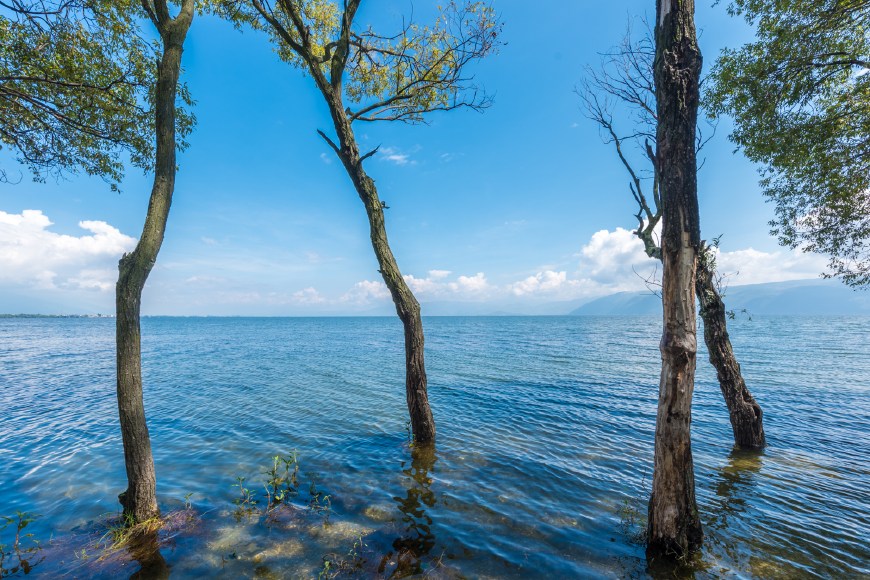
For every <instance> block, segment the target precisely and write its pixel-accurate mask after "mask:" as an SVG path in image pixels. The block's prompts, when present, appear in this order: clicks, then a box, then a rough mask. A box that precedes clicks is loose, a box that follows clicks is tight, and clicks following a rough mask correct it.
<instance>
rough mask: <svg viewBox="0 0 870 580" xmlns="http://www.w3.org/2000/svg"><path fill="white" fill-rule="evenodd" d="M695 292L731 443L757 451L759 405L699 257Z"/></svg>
mask: <svg viewBox="0 0 870 580" xmlns="http://www.w3.org/2000/svg"><path fill="white" fill-rule="evenodd" d="M695 291H696V293H697V294H698V302H699V303H700V305H701V318H702V319H703V320H704V341H705V342H706V343H707V352H708V353H709V354H710V363H711V364H712V365H713V366H714V367H715V368H716V375H717V376H718V378H719V388H720V389H721V390H722V396H723V397H724V398H725V404H726V405H727V406H728V415H729V417H730V419H731V430H732V431H733V432H734V443H735V445H737V446H738V447H740V448H741V449H761V448H762V447H764V444H765V439H764V424H763V422H762V412H761V406H760V405H759V404H758V403H756V402H755V398H753V396H752V393H750V392H749V389H748V388H747V387H746V382H745V381H744V380H743V375H742V374H741V372H740V364H738V362H737V358H736V357H735V356H734V350H733V349H732V348H731V339H730V338H729V337H728V326H727V323H726V314H725V303H724V302H723V301H722V296H721V295H720V294H719V291H718V290H717V289H716V284H715V281H714V279H713V272H712V271H711V270H710V268H709V267H708V265H707V262H706V260H704V259H703V258H702V259H700V260H698V272H697V275H696V277H695Z"/></svg>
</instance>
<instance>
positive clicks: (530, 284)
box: [508, 270, 580, 296]
mask: <svg viewBox="0 0 870 580" xmlns="http://www.w3.org/2000/svg"><path fill="white" fill-rule="evenodd" d="M579 284H580V282H579V281H578V280H568V274H567V272H564V271H562V272H555V271H553V270H544V271H543V272H538V273H536V274H535V275H534V276H529V277H528V278H526V279H525V280H520V281H519V282H514V283H513V284H509V285H508V289H509V290H510V292H511V293H512V294H514V295H515V296H524V295H528V294H536V293H540V292H554V291H558V290H564V289H566V288H572V287H576V286H578V285H579Z"/></svg>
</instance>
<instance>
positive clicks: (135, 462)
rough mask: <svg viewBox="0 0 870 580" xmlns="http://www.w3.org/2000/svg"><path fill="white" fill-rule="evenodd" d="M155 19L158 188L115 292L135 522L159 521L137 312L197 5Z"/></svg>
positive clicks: (162, 3) (157, 237) (128, 511)
mask: <svg viewBox="0 0 870 580" xmlns="http://www.w3.org/2000/svg"><path fill="white" fill-rule="evenodd" d="M146 8H147V5H146ZM151 17H152V20H153V21H154V23H155V24H156V25H157V28H158V30H159V32H160V36H161V38H162V40H163V55H162V57H161V59H160V62H159V63H158V66H157V89H156V111H155V112H156V119H155V130H156V133H157V150H156V164H155V172H154V185H153V187H152V189H151V199H150V201H149V203H148V213H147V215H146V218H145V226H144V228H143V230H142V236H141V237H140V238H139V243H138V244H136V248H135V249H134V250H133V251H132V252H131V253H129V254H125V255H124V257H123V258H121V261H120V262H119V264H118V270H119V275H118V283H117V286H116V288H115V290H116V292H115V307H116V313H117V318H116V322H115V333H116V340H117V345H116V348H117V351H116V352H117V392H118V416H119V419H120V423H121V438H122V440H123V443H124V464H125V466H126V468H127V489H126V491H124V492H123V493H121V494H120V495H119V496H118V499H119V500H120V501H121V505H122V506H123V509H124V515H126V516H129V517H132V518H133V520H134V521H135V522H141V521H143V520H146V519H149V518H151V517H154V516H157V515H159V510H158V507H157V490H156V488H157V476H156V473H155V471H154V458H153V456H152V454H151V439H150V437H149V435H148V425H147V423H146V420H145V406H144V403H143V399H142V358H141V345H140V340H141V334H140V328H139V312H140V306H141V301H142V289H143V288H144V287H145V282H146V280H147V279H148V274H149V273H150V272H151V268H152V267H153V266H154V262H155V261H156V260H157V254H158V252H159V251H160V246H161V245H162V243H163V234H164V232H165V230H166V220H167V218H168V217H169V207H170V205H171V203H172V193H173V191H174V189H175V95H176V89H177V86H178V76H179V73H180V71H181V53H182V45H183V43H184V38H185V36H186V35H187V30H188V28H189V26H190V22H191V19H192V18H193V0H185V1H184V4H183V5H182V9H181V12H180V14H179V15H178V17H176V18H175V19H170V18H169V16H168V11H167V6H166V0H159V1H158V2H157V3H156V5H155V6H154V7H153V10H151Z"/></svg>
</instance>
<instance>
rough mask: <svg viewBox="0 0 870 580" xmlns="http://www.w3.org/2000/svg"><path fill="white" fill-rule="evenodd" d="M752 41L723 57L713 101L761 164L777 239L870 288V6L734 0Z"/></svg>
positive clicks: (833, 0)
mask: <svg viewBox="0 0 870 580" xmlns="http://www.w3.org/2000/svg"><path fill="white" fill-rule="evenodd" d="M729 11H730V12H731V13H732V14H734V15H742V16H743V17H744V18H745V19H746V20H747V21H748V22H749V23H750V24H752V25H754V26H755V27H756V31H757V37H756V40H755V41H754V42H751V43H749V44H746V45H744V46H743V47H741V48H739V49H734V50H725V51H723V53H722V55H721V56H720V58H719V60H718V62H717V64H716V66H715V69H714V71H713V78H714V79H715V83H714V84H713V86H712V87H710V88H709V89H708V91H707V94H706V100H707V105H708V108H709V110H710V111H711V112H712V113H713V114H722V113H726V114H730V115H732V116H733V117H734V120H735V129H734V132H733V133H732V135H731V139H732V140H733V141H734V142H735V143H737V144H738V145H739V146H740V147H741V148H743V150H744V151H745V153H746V155H747V157H748V158H749V159H751V160H753V161H755V162H758V163H760V164H762V168H761V175H762V180H761V185H762V188H763V191H764V194H765V196H767V197H768V199H769V200H771V201H772V202H773V203H774V204H775V208H776V219H775V220H773V221H771V224H770V225H771V228H772V230H771V231H772V233H773V234H774V235H776V236H777V237H778V238H779V241H780V243H782V244H784V245H787V246H790V247H792V248H801V249H803V250H806V251H814V252H821V253H825V254H827V255H828V256H829V257H830V264H829V265H830V269H831V273H830V274H829V275H832V276H840V277H842V279H843V281H844V282H846V283H847V284H849V285H852V286H861V285H863V286H866V285H868V284H870V74H866V73H867V72H868V69H870V38H868V27H870V1H867V0H821V1H819V0H815V1H813V0H735V1H734V2H733V4H732V5H731V6H730V7H729Z"/></svg>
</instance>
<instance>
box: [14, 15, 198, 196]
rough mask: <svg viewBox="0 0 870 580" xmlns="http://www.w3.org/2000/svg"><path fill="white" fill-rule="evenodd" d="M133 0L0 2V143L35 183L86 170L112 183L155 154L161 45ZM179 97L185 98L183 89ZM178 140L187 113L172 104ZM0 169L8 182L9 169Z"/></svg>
mask: <svg viewBox="0 0 870 580" xmlns="http://www.w3.org/2000/svg"><path fill="white" fill-rule="evenodd" d="M142 6H143V5H142V4H141V3H140V2H138V1H136V0H2V1H0V147H2V146H5V147H6V148H7V149H9V150H10V151H11V153H12V154H13V155H14V156H15V158H16V160H17V161H18V162H19V163H20V164H22V165H23V166H25V167H26V168H27V169H28V170H29V171H30V172H31V174H32V175H33V178H34V179H35V180H36V181H44V180H45V179H46V178H47V177H49V176H51V177H54V178H58V177H61V176H62V175H64V174H65V173H67V172H71V173H75V172H77V171H80V170H81V171H84V172H85V173H87V174H89V175H97V176H100V177H102V178H104V179H106V180H107V181H109V182H110V183H111V184H112V185H113V187H115V186H116V185H117V183H118V182H119V181H120V180H121V178H122V177H123V174H124V166H125V162H126V161H127V159H128V158H129V161H130V162H131V163H132V164H133V165H135V166H138V167H142V168H144V169H149V168H150V167H151V166H152V164H153V159H154V135H153V124H154V123H153V119H154V113H153V108H154V93H153V90H154V86H155V79H156V71H157V59H158V55H159V46H158V44H157V43H156V42H155V41H154V40H153V39H148V38H146V37H144V36H142V34H141V33H140V28H139V19H140V18H142V17H143V16H144V15H145V13H144V11H143V8H142ZM179 94H180V97H181V99H182V101H183V102H184V103H186V104H188V105H190V104H191V103H192V101H191V98H190V95H189V93H188V91H187V89H186V88H185V87H181V90H180V93H179ZM179 114H180V123H179V129H178V133H179V137H181V139H182V145H184V143H183V138H184V137H185V136H186V135H187V134H188V132H189V131H190V129H191V127H192V125H193V122H194V119H193V117H192V115H190V114H189V113H186V112H185V111H184V110H183V109H179ZM0 175H2V178H3V179H4V180H7V181H8V180H9V179H10V176H9V175H8V168H0Z"/></svg>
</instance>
